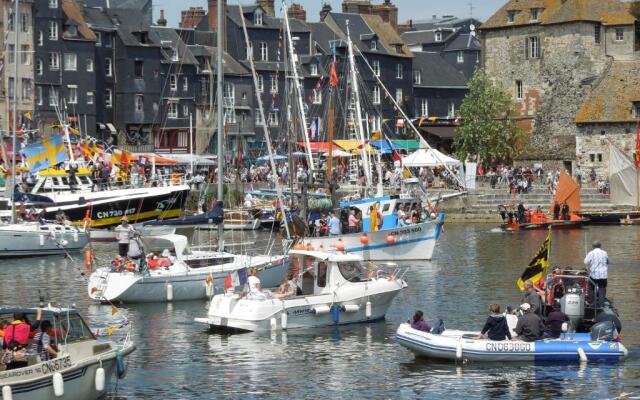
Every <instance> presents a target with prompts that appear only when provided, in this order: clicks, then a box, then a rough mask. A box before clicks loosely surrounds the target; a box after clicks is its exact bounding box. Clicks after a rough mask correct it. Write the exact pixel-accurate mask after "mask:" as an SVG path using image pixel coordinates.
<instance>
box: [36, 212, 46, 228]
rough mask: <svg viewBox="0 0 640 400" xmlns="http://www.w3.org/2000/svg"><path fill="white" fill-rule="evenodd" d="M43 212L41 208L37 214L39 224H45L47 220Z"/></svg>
mask: <svg viewBox="0 0 640 400" xmlns="http://www.w3.org/2000/svg"><path fill="white" fill-rule="evenodd" d="M44 216H45V213H44V210H41V211H40V213H39V214H38V223H39V224H40V225H46V224H47V220H46V219H45V217H44Z"/></svg>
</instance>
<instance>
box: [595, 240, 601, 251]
mask: <svg viewBox="0 0 640 400" xmlns="http://www.w3.org/2000/svg"><path fill="white" fill-rule="evenodd" d="M600 246H602V244H601V243H600V242H599V241H597V240H594V241H593V248H594V249H599V248H600Z"/></svg>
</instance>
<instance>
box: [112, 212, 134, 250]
mask: <svg viewBox="0 0 640 400" xmlns="http://www.w3.org/2000/svg"><path fill="white" fill-rule="evenodd" d="M120 222H121V223H120V225H118V226H117V227H116V229H115V231H116V237H117V239H118V254H120V257H126V256H127V254H128V253H129V241H130V240H131V238H132V237H133V234H134V233H135V231H136V230H135V228H134V227H133V226H131V225H129V218H127V216H126V215H125V216H124V217H122V218H120Z"/></svg>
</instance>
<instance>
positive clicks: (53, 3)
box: [49, 0, 58, 8]
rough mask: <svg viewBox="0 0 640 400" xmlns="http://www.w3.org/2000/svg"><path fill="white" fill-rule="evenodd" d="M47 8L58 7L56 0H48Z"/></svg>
mask: <svg viewBox="0 0 640 400" xmlns="http://www.w3.org/2000/svg"><path fill="white" fill-rule="evenodd" d="M49 8H58V0H49Z"/></svg>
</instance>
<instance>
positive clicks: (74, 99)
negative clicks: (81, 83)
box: [67, 85, 78, 104]
mask: <svg viewBox="0 0 640 400" xmlns="http://www.w3.org/2000/svg"><path fill="white" fill-rule="evenodd" d="M67 90H68V91H69V104H78V87H77V86H76V85H69V86H67Z"/></svg>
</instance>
